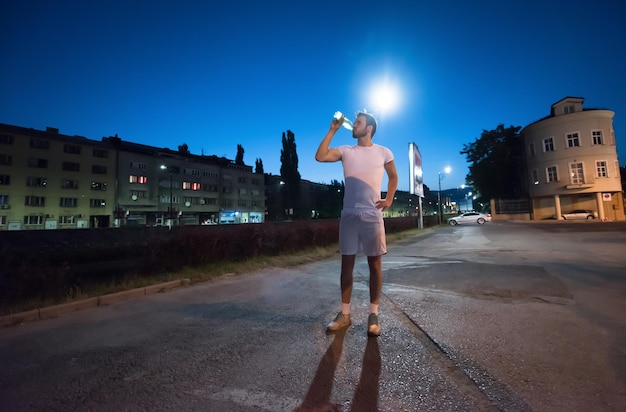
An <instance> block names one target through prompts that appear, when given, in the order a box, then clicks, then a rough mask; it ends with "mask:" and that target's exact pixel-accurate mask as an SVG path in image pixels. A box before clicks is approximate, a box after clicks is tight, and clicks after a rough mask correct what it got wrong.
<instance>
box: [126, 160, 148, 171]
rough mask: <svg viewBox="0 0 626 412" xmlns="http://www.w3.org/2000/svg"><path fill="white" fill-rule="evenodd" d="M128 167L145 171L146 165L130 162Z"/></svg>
mask: <svg viewBox="0 0 626 412" xmlns="http://www.w3.org/2000/svg"><path fill="white" fill-rule="evenodd" d="M130 167H131V168H132V169H139V170H146V169H147V168H148V165H146V164H145V163H142V162H130Z"/></svg>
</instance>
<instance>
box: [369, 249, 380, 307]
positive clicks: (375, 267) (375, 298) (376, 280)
mask: <svg viewBox="0 0 626 412" xmlns="http://www.w3.org/2000/svg"><path fill="white" fill-rule="evenodd" d="M382 260H383V259H382V256H368V257H367V264H368V265H369V268H370V304H372V305H376V310H375V311H372V310H370V313H378V303H379V302H380V294H381V293H382V290H383V268H382Z"/></svg>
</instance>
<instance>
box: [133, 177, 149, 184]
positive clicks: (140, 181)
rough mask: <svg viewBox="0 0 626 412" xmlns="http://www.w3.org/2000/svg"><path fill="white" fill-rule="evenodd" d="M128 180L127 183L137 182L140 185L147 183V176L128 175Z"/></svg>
mask: <svg viewBox="0 0 626 412" xmlns="http://www.w3.org/2000/svg"><path fill="white" fill-rule="evenodd" d="M128 182H129V183H137V184H140V185H145V184H147V183H148V176H135V175H130V177H129V178H128Z"/></svg>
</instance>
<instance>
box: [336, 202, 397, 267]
mask: <svg viewBox="0 0 626 412" xmlns="http://www.w3.org/2000/svg"><path fill="white" fill-rule="evenodd" d="M339 252H340V253H341V254H342V255H356V254H357V253H363V254H364V255H366V256H380V255H384V254H385V253H387V240H386V238H385V223H384V222H383V214H382V212H381V211H380V210H378V209H349V210H342V211H341V220H340V222H339Z"/></svg>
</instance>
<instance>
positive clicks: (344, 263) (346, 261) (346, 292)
mask: <svg viewBox="0 0 626 412" xmlns="http://www.w3.org/2000/svg"><path fill="white" fill-rule="evenodd" d="M355 261H356V255H341V303H350V298H351V297H352V282H353V274H352V273H353V271H354V262H355Z"/></svg>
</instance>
